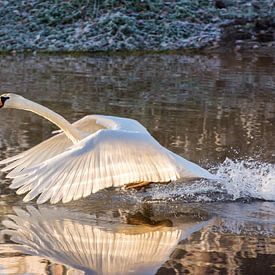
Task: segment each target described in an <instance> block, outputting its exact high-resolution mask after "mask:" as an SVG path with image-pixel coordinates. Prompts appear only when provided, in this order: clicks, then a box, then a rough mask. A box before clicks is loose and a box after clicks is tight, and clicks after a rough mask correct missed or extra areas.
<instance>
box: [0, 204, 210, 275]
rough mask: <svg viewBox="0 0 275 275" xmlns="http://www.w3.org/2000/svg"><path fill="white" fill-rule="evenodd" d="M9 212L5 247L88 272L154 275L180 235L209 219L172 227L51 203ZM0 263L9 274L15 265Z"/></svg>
mask: <svg viewBox="0 0 275 275" xmlns="http://www.w3.org/2000/svg"><path fill="white" fill-rule="evenodd" d="M14 212H15V213H16V215H9V216H8V219H6V220H5V221H4V222H3V224H4V226H5V227H6V229H4V230H3V231H2V234H7V235H10V236H11V240H12V241H13V242H15V243H17V245H10V246H8V247H9V249H11V248H12V249H13V251H18V252H21V253H26V254H30V255H37V256H41V257H45V258H47V259H49V260H51V261H55V262H58V263H62V264H64V265H68V266H70V267H72V268H74V269H77V270H82V271H83V272H86V273H87V274H92V273H97V274H129V273H131V274H154V273H155V272H156V271H157V270H158V268H159V267H160V266H161V264H163V263H164V262H165V261H166V260H167V259H168V258H169V255H170V254H171V253H172V252H173V250H174V248H175V246H176V245H177V244H178V242H179V241H180V240H182V239H183V238H186V237H188V236H189V235H190V234H192V233H193V232H194V231H197V230H200V229H201V228H202V227H203V226H204V225H207V224H208V222H203V221H200V222H199V221H198V220H197V221H195V220H194V219H190V220H189V221H186V222H185V223H183V224H181V225H180V226H178V227H172V222H171V221H169V220H162V221H156V220H152V219H151V218H149V217H146V216H144V215H143V214H141V213H139V212H138V213H135V214H131V215H126V217H124V218H125V219H126V220H127V222H128V224H114V223H110V222H106V221H105V222H104V221H100V220H94V219H92V216H90V215H88V214H81V213H76V212H74V213H72V212H70V211H68V210H65V209H58V208H51V207H41V208H39V209H36V208H34V207H31V206H29V207H27V211H25V210H22V209H20V208H15V209H14ZM129 223H130V224H129ZM131 224H134V225H135V226H133V225H131ZM2 265H3V266H4V270H3V272H4V273H9V269H10V268H12V267H13V268H14V265H15V264H14V263H13V264H12V267H11V266H10V265H9V263H8V262H5V261H4V260H2ZM18 265H20V263H18ZM21 268H22V266H21ZM25 268H27V266H26V267H25ZM39 268H40V267H39ZM69 269H70V268H69ZM23 272H29V270H24V271H23Z"/></svg>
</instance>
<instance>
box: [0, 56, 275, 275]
mask: <svg viewBox="0 0 275 275" xmlns="http://www.w3.org/2000/svg"><path fill="white" fill-rule="evenodd" d="M274 72H275V58H274V55H272V54H270V55H269V54H267V53H265V54H260V53H258V54H239V53H231V54H208V55H183V54H180V53H175V54H134V55H128V54H116V55H88V54H87V55H79V56H75V55H25V56H24V55H18V56H1V58H0V89H1V94H2V93H4V92H6V91H10V92H15V93H18V94H21V95H23V96H25V97H27V98H29V99H31V100H33V101H37V102H39V103H41V104H43V105H45V106H47V107H49V108H51V109H53V110H55V111H56V112H58V113H60V114H62V115H63V116H64V117H66V118H67V119H68V120H69V121H71V122H73V121H76V120H78V119H80V118H81V117H83V116H85V115H88V114H106V115H115V116H122V117H129V118H133V119H136V120H138V121H140V122H141V123H142V124H143V125H144V126H145V127H146V128H147V129H148V130H149V131H150V133H151V134H152V135H153V136H154V137H155V138H156V139H157V140H158V141H159V142H160V143H161V144H162V145H164V146H166V147H167V148H169V149H170V150H172V151H173V152H175V153H177V154H179V155H181V156H183V157H184V158H186V159H188V160H191V161H193V162H195V163H198V164H200V165H201V166H202V167H204V168H207V169H209V170H210V171H212V172H213V173H216V174H218V175H219V176H220V178H221V180H220V181H217V182H215V181H206V180H194V181H188V182H186V181H179V182H175V183H170V184H168V185H157V184H154V185H152V186H150V187H149V188H147V189H145V190H141V191H132V190H121V189H107V190H102V191H100V192H98V193H96V194H93V195H91V196H89V197H88V198H86V199H81V200H78V201H75V202H71V203H68V204H61V203H60V204H57V205H50V204H47V203H46V204H43V205H40V206H37V205H36V203H35V201H33V202H30V203H28V204H26V203H23V202H22V199H23V196H19V195H16V193H15V191H14V190H10V189H9V188H8V185H9V183H10V180H9V179H6V178H5V174H4V173H1V174H0V179H1V182H0V184H1V189H0V221H1V225H0V230H1V234H0V274H130V273H131V274H274V272H275V265H274V263H275V233H274V232H275V228H274V226H275V142H274V136H275V126H274V125H275V74H274ZM0 113H1V114H0V115H1V127H0V159H4V158H6V157H9V156H13V155H16V154H18V153H19V152H22V151H24V150H26V149H28V148H31V147H32V146H34V145H36V144H38V143H40V142H41V141H43V140H45V139H47V138H49V137H50V136H51V135H52V131H54V130H56V128H55V126H54V125H52V124H50V123H49V122H48V121H46V120H43V119H42V118H41V117H38V116H36V115H34V114H31V113H29V112H25V111H18V110H1V111H0Z"/></svg>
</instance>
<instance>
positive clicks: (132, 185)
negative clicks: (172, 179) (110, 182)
mask: <svg viewBox="0 0 275 275" xmlns="http://www.w3.org/2000/svg"><path fill="white" fill-rule="evenodd" d="M149 184H150V182H147V181H141V182H133V183H128V184H126V185H125V186H124V189H126V190H127V189H132V188H133V189H136V190H140V189H141V188H143V187H145V186H147V185H149Z"/></svg>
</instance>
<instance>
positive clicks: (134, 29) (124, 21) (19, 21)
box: [0, 0, 275, 52]
mask: <svg viewBox="0 0 275 275" xmlns="http://www.w3.org/2000/svg"><path fill="white" fill-rule="evenodd" d="M137 2H138V3H137ZM274 5H275V4H274V1H272V0H265V1H256V0H253V1H242V0H239V1H231V0H216V1H214V0H213V1H206V0H197V1H191V0H174V1H160V0H155V1H147V0H143V1H132V0H130V1H124V0H113V1H112V0H105V1H98V0H90V1H89V0H88V1H84V0H83V1H77V0H71V1H55V2H54V3H53V4H49V3H48V2H45V1H42V0H29V1H21V0H11V1H1V2H0V18H1V24H0V52H25V51H32V52H75V51H78V52H79V51H93V52H94V51H119V50H157V51H165V50H179V49H183V50H186V49H189V50H190V49H191V50H202V49H206V50H213V49H223V48H228V47H229V48H232V49H234V50H236V51H240V50H242V49H250V50H257V49H261V48H267V49H268V48H272V49H274V48H275V34H274V29H275V19H274V18H275V15H274V12H275V11H274Z"/></svg>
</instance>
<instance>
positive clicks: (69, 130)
mask: <svg viewBox="0 0 275 275" xmlns="http://www.w3.org/2000/svg"><path fill="white" fill-rule="evenodd" d="M16 109H23V110H26V111H30V112H33V113H36V114H37V115H40V116H42V117H44V118H46V119H48V120H49V121H51V122H52V123H54V124H55V125H56V126H57V127H59V128H60V129H61V130H63V132H64V134H65V135H66V136H67V137H68V138H69V139H70V140H71V141H72V142H73V143H77V142H78V141H80V140H81V139H82V138H83V137H82V136H81V133H80V132H79V131H78V130H77V129H76V128H75V127H73V125H72V124H71V123H69V122H68V121H67V120H66V119H65V118H64V117H62V116H61V115H59V114H57V113H55V112H53V111H52V110H50V109H48V108H47V107H44V106H42V105H40V104H38V103H35V102H32V101H30V100H28V99H25V98H24V100H23V101H22V102H20V104H19V106H16Z"/></svg>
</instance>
